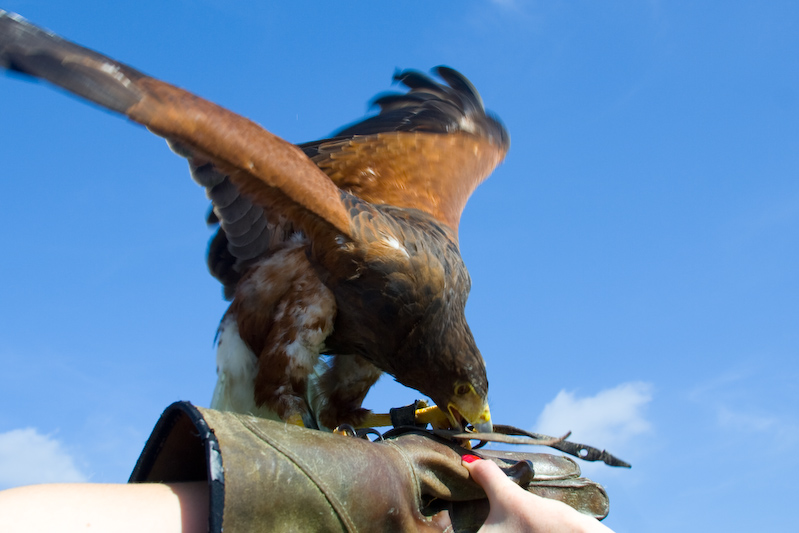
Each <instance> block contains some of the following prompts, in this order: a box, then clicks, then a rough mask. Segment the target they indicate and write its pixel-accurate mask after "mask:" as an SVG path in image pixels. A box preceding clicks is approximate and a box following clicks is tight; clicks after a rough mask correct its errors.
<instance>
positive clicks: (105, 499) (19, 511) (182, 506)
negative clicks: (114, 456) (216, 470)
mask: <svg viewBox="0 0 799 533" xmlns="http://www.w3.org/2000/svg"><path fill="white" fill-rule="evenodd" d="M89 528H91V529H92V530H93V531H113V532H120V533H121V532H127V531H131V532H134V531H135V532H140V531H148V532H153V533H178V532H194V531H197V532H200V531H206V530H207V528H208V489H207V486H206V484H205V483H204V482H196V483H171V484H162V483H136V484H126V485H123V484H92V483H82V484H51V485H30V486H26V487H19V488H14V489H8V490H5V491H0V530H3V531H7V532H13V533H17V532H19V533H21V532H28V531H30V532H34V531H36V532H38V531H60V532H64V533H70V532H73V531H86V530H87V529H89Z"/></svg>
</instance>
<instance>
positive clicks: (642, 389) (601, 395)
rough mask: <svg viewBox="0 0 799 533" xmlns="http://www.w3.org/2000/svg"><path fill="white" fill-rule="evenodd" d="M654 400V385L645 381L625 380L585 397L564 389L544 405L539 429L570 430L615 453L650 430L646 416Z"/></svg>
mask: <svg viewBox="0 0 799 533" xmlns="http://www.w3.org/2000/svg"><path fill="white" fill-rule="evenodd" d="M651 400H652V385H651V384H650V383H643V382H630V383H622V384H621V385H618V386H617V387H614V388H612V389H604V390H602V391H599V392H598V393H597V394H596V395H595V396H585V397H578V396H577V395H576V394H575V393H574V392H568V391H565V390H562V391H560V392H559V393H558V395H557V396H555V399H554V400H552V401H551V402H549V403H548V404H547V405H546V406H545V407H544V410H543V411H542V412H541V415H540V416H539V417H538V422H537V423H536V431H537V432H539V433H545V434H548V435H558V436H559V435H563V434H564V433H566V432H567V431H571V432H572V434H571V437H569V440H572V441H574V442H580V443H582V444H588V445H590V446H594V447H597V448H600V449H602V448H605V449H607V450H608V451H610V452H611V453H614V452H615V451H617V450H622V449H623V448H624V446H623V445H624V444H626V443H627V442H628V441H630V440H631V439H632V438H633V437H635V436H637V435H641V434H643V433H647V432H648V431H650V430H651V428H652V425H651V424H650V422H649V421H648V420H647V419H646V418H645V416H644V410H645V408H646V406H647V404H649V402H650V401H651Z"/></svg>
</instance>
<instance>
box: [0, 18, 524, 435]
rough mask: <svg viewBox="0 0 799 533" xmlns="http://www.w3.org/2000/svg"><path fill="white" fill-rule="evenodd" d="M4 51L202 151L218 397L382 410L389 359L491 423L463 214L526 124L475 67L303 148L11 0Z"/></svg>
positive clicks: (331, 417)
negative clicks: (511, 114)
mask: <svg viewBox="0 0 799 533" xmlns="http://www.w3.org/2000/svg"><path fill="white" fill-rule="evenodd" d="M0 65H1V66H3V67H5V68H7V69H10V70H14V71H17V72H20V73H24V74H27V75H30V76H33V77H37V78H42V79H45V80H47V81H50V82H52V83H54V84H56V85H58V86H60V87H62V88H64V89H66V90H68V91H70V92H72V93H74V94H77V95H79V96H81V97H83V98H86V99H88V100H90V101H92V102H94V103H96V104H99V105H100V106H103V107H105V108H108V109H110V110H112V111H116V112H118V113H121V114H124V115H126V116H127V117H128V118H130V119H131V120H133V121H134V122H137V123H139V124H142V125H144V126H146V127H147V128H148V129H149V130H150V131H152V132H153V133H155V134H156V135H159V136H161V137H164V138H166V139H167V141H168V142H169V144H170V146H171V147H172V149H173V150H174V151H175V152H177V153H178V154H180V155H182V156H184V157H186V158H187V159H188V161H189V165H190V169H191V173H192V176H193V177H194V179H195V180H196V181H197V182H198V183H199V184H200V185H202V186H203V187H205V188H206V191H207V194H208V197H209V198H210V200H211V202H212V204H213V210H212V212H211V213H210V215H209V217H208V221H209V223H211V224H216V225H218V230H217V232H216V235H215V236H214V238H213V239H212V241H211V244H210V246H209V250H208V264H209V268H210V270H211V272H212V274H213V275H214V276H216V277H217V278H218V279H219V280H220V282H221V283H222V284H223V286H224V291H225V295H226V296H227V297H228V298H230V299H232V302H231V305H230V307H229V309H228V311H227V312H226V314H225V316H224V318H223V319H222V322H221V325H220V329H219V333H218V335H219V336H218V356H217V361H218V367H219V368H218V371H219V383H218V385H217V388H216V391H215V393H214V404H215V406H216V407H221V408H228V409H231V410H238V411H245V412H248V411H249V412H255V413H257V412H273V413H276V414H277V416H278V417H279V418H281V419H283V420H286V421H289V422H294V423H302V421H303V420H304V421H305V422H306V423H309V422H311V421H314V420H317V421H318V422H319V423H320V424H321V425H323V426H326V427H329V428H332V427H335V426H337V425H339V424H342V423H349V424H352V425H363V424H367V425H368V424H369V422H370V421H371V418H370V416H371V413H370V411H368V410H366V409H364V408H363V407H362V406H361V403H362V401H363V399H364V397H365V395H366V393H367V392H368V390H369V389H370V387H371V386H372V385H373V384H374V383H375V381H376V380H377V379H378V377H379V376H380V375H381V374H382V373H383V372H386V373H388V374H390V375H392V376H393V377H394V378H395V379H396V380H397V381H399V382H400V383H402V384H404V385H406V386H409V387H412V388H414V389H417V390H419V391H420V392H422V393H423V394H425V395H427V396H429V397H430V398H431V399H432V400H433V401H434V402H435V403H436V404H437V405H438V406H439V408H440V409H441V411H442V412H443V413H444V415H445V416H446V417H447V418H448V421H449V423H450V425H451V426H453V427H463V426H465V425H466V424H467V423H469V424H472V425H473V426H474V427H475V428H477V429H478V430H479V431H490V430H491V416H490V411H489V407H488V401H487V393H488V380H487V377H486V370H485V364H484V361H483V358H482V356H481V354H480V351H479V350H478V348H477V346H476V344H475V340H474V338H473V336H472V333H471V331H470V330H469V326H468V324H467V322H466V318H465V315H464V310H465V305H466V299H467V297H468V294H469V290H470V284H471V282H470V278H469V274H468V272H467V270H466V266H465V265H464V263H463V260H462V259H461V256H460V253H459V249H458V223H459V220H460V216H461V212H462V210H463V208H464V206H465V204H466V201H467V199H468V198H469V196H470V195H471V193H472V192H473V191H474V189H475V188H476V187H477V186H478V185H479V184H480V183H481V182H482V181H483V180H484V179H485V178H486V177H488V175H489V174H490V173H491V172H492V171H493V169H494V168H495V167H496V166H497V165H498V164H499V163H500V162H501V161H502V160H503V158H504V156H505V154H506V152H507V150H508V147H509V136H508V134H507V132H506V130H505V128H504V127H503V126H502V124H501V123H500V122H499V121H498V119H496V118H494V117H492V116H491V115H490V114H488V113H487V112H486V111H485V109H484V107H483V102H482V100H481V98H480V96H479V94H478V92H477V90H476V89H475V88H474V86H473V85H472V84H471V83H470V82H469V81H468V80H467V79H466V78H465V77H464V76H463V75H461V74H460V73H458V72H457V71H455V70H453V69H450V68H447V67H438V68H437V69H435V72H436V73H437V74H438V76H439V77H440V78H441V80H443V82H444V83H440V82H437V81H435V80H433V79H432V78H430V77H428V76H426V75H424V74H422V73H420V72H416V71H402V72H399V73H397V74H395V79H396V80H398V81H400V82H401V83H403V84H404V85H405V86H406V87H407V89H408V91H407V92H406V93H398V94H386V95H383V96H381V97H379V98H377V99H376V100H375V104H376V105H378V106H379V108H380V111H379V113H378V114H377V115H375V116H372V117H370V118H367V119H365V120H363V121H361V122H358V123H356V124H354V125H351V126H349V127H346V128H344V129H342V130H340V131H338V132H337V133H335V134H334V135H333V136H331V137H330V138H327V139H323V140H320V141H315V142H311V143H306V144H302V145H299V146H295V145H293V144H291V143H288V142H286V141H284V140H282V139H280V138H279V137H277V136H275V135H273V134H271V133H269V132H268V131H266V130H265V129H263V128H262V127H260V126H258V125H257V124H255V123H253V122H251V121H249V120H247V119H245V118H243V117H240V116H238V115H236V114H234V113H232V112H230V111H227V110H225V109H223V108H221V107H219V106H217V105H215V104H213V103H211V102H208V101H206V100H203V99H202V98H199V97H197V96H195V95H193V94H191V93H189V92H186V91H184V90H182V89H179V88H177V87H175V86H172V85H170V84H167V83H165V82H163V81H160V80H157V79H154V78H152V77H149V76H147V75H145V74H143V73H141V72H139V71H137V70H135V69H133V68H131V67H129V66H126V65H124V64H122V63H119V62H116V61H114V60H112V59H110V58H108V57H106V56H103V55H101V54H99V53H97V52H94V51H91V50H88V49H86V48H83V47H81V46H78V45H76V44H74V43H71V42H69V41H66V40H64V39H62V38H60V37H58V36H56V35H54V34H52V33H50V32H47V31H45V30H42V29H40V28H37V27H36V26H34V25H32V24H30V23H28V22H27V21H25V20H24V19H22V18H21V17H19V16H16V15H12V14H9V13H6V12H2V11H0ZM322 355H328V356H330V357H329V359H327V358H326V359H324V361H323V363H322V364H320V356H322ZM315 369H316V370H315ZM320 369H321V371H320ZM317 374H318V375H317ZM312 379H313V380H314V383H313V388H314V390H315V391H316V392H317V395H316V397H315V398H314V399H309V394H308V392H309V390H308V389H309V380H312ZM259 410H260V411H259Z"/></svg>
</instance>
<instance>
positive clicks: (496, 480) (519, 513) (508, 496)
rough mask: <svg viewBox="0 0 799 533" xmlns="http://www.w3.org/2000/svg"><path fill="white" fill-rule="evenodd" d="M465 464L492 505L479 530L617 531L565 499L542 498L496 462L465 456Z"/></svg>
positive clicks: (535, 532)
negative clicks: (517, 483) (525, 488)
mask: <svg viewBox="0 0 799 533" xmlns="http://www.w3.org/2000/svg"><path fill="white" fill-rule="evenodd" d="M463 466H465V467H466V469H467V470H468V471H469V474H470V475H471V477H472V479H473V480H474V481H475V482H476V483H478V484H479V485H480V486H481V487H483V490H484V491H485V493H486V495H487V496H488V501H489V504H490V506H491V510H490V511H489V513H488V518H487V519H486V521H485V523H484V524H483V527H481V528H480V532H479V533H500V532H508V531H527V532H531V533H613V531H612V530H611V529H610V528H608V527H607V526H605V525H603V524H601V523H600V522H599V521H598V520H596V519H595V518H592V517H590V516H586V515H584V514H582V513H580V512H578V511H576V510H574V509H572V508H571V507H569V506H568V505H566V504H565V503H563V502H559V501H556V500H549V499H546V498H542V497H540V496H537V495H535V494H532V493H530V492H528V491H526V490H524V489H522V488H521V487H519V486H518V485H516V484H515V483H514V482H513V481H511V480H510V479H508V477H507V476H506V475H505V474H504V473H503V472H502V470H500V469H499V467H498V466H497V465H496V464H494V463H493V462H492V461H484V460H482V459H480V458H478V457H475V456H474V455H465V456H464V457H463Z"/></svg>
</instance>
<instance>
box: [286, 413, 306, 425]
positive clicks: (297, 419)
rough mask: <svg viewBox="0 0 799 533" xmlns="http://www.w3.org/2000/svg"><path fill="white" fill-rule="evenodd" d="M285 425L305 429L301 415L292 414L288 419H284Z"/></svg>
mask: <svg viewBox="0 0 799 533" xmlns="http://www.w3.org/2000/svg"><path fill="white" fill-rule="evenodd" d="M286 423H287V424H292V425H294V426H300V427H303V428H304V427H305V423H304V422H303V421H302V415H301V414H299V413H294V414H292V415H289V417H288V418H287V419H286Z"/></svg>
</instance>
